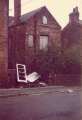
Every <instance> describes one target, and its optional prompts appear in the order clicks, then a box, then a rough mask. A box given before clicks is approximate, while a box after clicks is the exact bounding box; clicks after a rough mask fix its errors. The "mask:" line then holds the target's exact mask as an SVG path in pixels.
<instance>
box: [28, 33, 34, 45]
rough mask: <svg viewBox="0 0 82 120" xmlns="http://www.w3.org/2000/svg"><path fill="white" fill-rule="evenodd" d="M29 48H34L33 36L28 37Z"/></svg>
mask: <svg viewBox="0 0 82 120" xmlns="http://www.w3.org/2000/svg"><path fill="white" fill-rule="evenodd" d="M28 47H33V35H28Z"/></svg>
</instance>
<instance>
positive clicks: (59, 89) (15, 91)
mask: <svg viewBox="0 0 82 120" xmlns="http://www.w3.org/2000/svg"><path fill="white" fill-rule="evenodd" d="M81 89H82V88H81V87H65V86H46V87H36V88H10V89H0V98H3V97H4V98H5V97H14V96H22V95H26V96H27V95H38V94H45V93H52V92H56V93H67V94H69V93H70V94H72V93H76V92H78V91H81Z"/></svg>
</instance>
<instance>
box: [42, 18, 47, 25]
mask: <svg viewBox="0 0 82 120" xmlns="http://www.w3.org/2000/svg"><path fill="white" fill-rule="evenodd" d="M43 24H47V17H46V16H43Z"/></svg>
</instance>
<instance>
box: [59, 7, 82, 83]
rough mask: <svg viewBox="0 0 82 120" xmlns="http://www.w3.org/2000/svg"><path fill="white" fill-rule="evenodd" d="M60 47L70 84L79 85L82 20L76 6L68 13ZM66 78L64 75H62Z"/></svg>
mask: <svg viewBox="0 0 82 120" xmlns="http://www.w3.org/2000/svg"><path fill="white" fill-rule="evenodd" d="M61 41H62V48H63V53H64V56H65V57H66V59H68V60H66V66H67V67H66V73H65V74H66V76H69V77H68V81H70V83H71V85H72V84H73V85H78V84H80V85H81V82H80V77H81V76H80V75H81V65H80V58H81V45H82V20H80V19H79V11H78V7H75V8H74V9H73V12H72V13H70V14H69V23H68V24H67V25H66V26H65V28H64V29H63V30H62V40H61ZM64 78H65V79H67V78H66V77H64Z"/></svg>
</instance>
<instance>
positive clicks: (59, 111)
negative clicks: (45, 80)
mask: <svg viewBox="0 0 82 120" xmlns="http://www.w3.org/2000/svg"><path fill="white" fill-rule="evenodd" d="M80 100H81V98H80V93H79V92H74V93H56V92H52V93H45V94H42V93H41V94H32V95H29V96H16V97H8V98H0V120H82V114H81V103H80Z"/></svg>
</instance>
